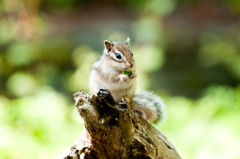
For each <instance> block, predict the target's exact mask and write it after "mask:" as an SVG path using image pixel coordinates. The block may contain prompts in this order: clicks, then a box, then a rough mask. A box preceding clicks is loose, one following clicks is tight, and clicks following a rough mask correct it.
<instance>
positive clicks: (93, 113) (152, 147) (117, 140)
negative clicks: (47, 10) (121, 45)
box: [58, 89, 180, 159]
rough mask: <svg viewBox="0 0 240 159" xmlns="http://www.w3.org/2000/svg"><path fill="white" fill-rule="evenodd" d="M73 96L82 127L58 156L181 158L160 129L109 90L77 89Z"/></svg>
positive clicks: (61, 158)
mask: <svg viewBox="0 0 240 159" xmlns="http://www.w3.org/2000/svg"><path fill="white" fill-rule="evenodd" d="M74 99H75V101H76V107H77V110H78V112H79V114H80V116H81V117H82V119H83V120H84V126H85V130H84V131H83V133H82V134H81V136H80V137H79V138H78V139H77V140H76V141H75V143H74V144H73V145H71V146H70V147H69V148H68V150H67V151H65V152H64V153H62V154H61V155H60V156H59V157H58V159H80V158H81V159H112V158H115V159H130V158H137V159H180V156H179V155H178V153H177V151H176V149H175V148H174V147H173V145H172V144H171V143H170V142H169V141H168V140H167V139H166V137H165V136H164V135H163V134H162V133H161V132H160V131H158V130H157V129H155V128H154V127H153V126H152V125H151V124H149V123H148V122H147V121H146V120H144V119H143V118H142V117H140V116H138V114H137V113H136V112H134V110H133V108H132V107H131V105H127V104H125V103H122V104H118V103H116V102H115V101H114V99H113V97H112V95H111V93H110V92H109V91H107V90H103V89H102V90H100V91H99V92H98V94H97V96H90V95H88V94H87V93H85V92H84V91H79V92H77V93H75V94H74Z"/></svg>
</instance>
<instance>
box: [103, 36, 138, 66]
mask: <svg viewBox="0 0 240 159" xmlns="http://www.w3.org/2000/svg"><path fill="white" fill-rule="evenodd" d="M129 41H130V38H127V40H126V41H124V42H121V41H113V42H111V41H108V40H105V41H104V45H105V48H104V56H105V57H106V58H107V62H108V64H109V66H111V67H113V68H114V69H115V70H119V71H131V70H134V68H135V63H134V59H133V54H132V52H131V51H130V49H129V45H128V44H129Z"/></svg>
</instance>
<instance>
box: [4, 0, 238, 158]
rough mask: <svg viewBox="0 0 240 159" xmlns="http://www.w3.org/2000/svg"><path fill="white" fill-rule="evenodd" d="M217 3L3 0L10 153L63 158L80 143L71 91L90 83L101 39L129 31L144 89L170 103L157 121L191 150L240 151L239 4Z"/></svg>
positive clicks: (203, 153)
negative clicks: (162, 117)
mask: <svg viewBox="0 0 240 159" xmlns="http://www.w3.org/2000/svg"><path fill="white" fill-rule="evenodd" d="M209 4H211V5H214V6H212V7H215V10H214V9H213V10H214V11H218V12H217V13H218V14H217V16H216V15H215V14H216V12H211V11H210V10H204V9H203V8H205V7H207V6H208V5H209ZM209 4H208V1H197V0H184V1H180V0H163V1H158V0H152V1H146V0H139V1H133V0H130V1H126V0H124V1H120V0H114V1H111V2H110V1H104V0H103V1H98V2H95V1H86V0H51V1H48V0H36V1H31V0H22V1H17V0H12V1H9V0H3V1H0V119H1V120H0V156H1V158H6V159H8V158H9V159H10V158H11V159H12V158H17V159H21V158H24V159H27V158H44V159H46V158H56V156H58V155H59V154H60V153H61V152H63V151H64V150H65V149H66V148H67V146H69V145H70V144H72V143H73V142H74V140H75V139H76V138H77V137H78V136H79V134H80V133H81V131H82V130H83V124H82V121H81V118H80V117H79V115H78V114H77V112H76V111H75V107H74V101H73V99H72V94H73V93H74V92H76V91H78V90H80V89H84V90H88V75H89V73H90V70H91V65H92V64H93V62H94V61H95V60H96V59H97V58H98V56H100V54H101V52H102V49H103V44H102V41H103V40H105V39H108V40H125V39H126V37H127V36H130V37H131V45H132V46H131V48H132V50H133V53H134V56H135V59H136V63H137V71H138V79H137V80H138V81H137V82H138V89H140V90H143V89H151V90H154V91H155V93H157V94H158V95H160V96H161V97H162V98H163V99H164V101H165V102H166V104H167V114H168V118H167V120H166V121H165V122H164V123H163V124H159V125H156V127H157V128H159V129H160V130H161V131H162V132H163V133H164V134H165V135H166V136H167V137H168V138H169V139H170V141H171V142H172V143H173V144H174V145H175V147H176V148H177V150H178V151H179V153H180V155H181V156H182V158H188V159H193V158H194V159H202V158H204V159H213V158H217V159H226V158H231V159H240V151H239V148H240V126H239V121H240V116H239V112H240V83H239V81H240V53H239V51H240V48H239V46H240V45H239V43H240V38H239V37H240V36H239V35H240V32H239V29H238V28H239V23H237V20H238V19H239V18H238V16H239V14H238V13H239V8H240V7H239V2H238V1H237V0H230V1H226V0H222V1H219V2H217V1H213V2H212V3H209ZM99 5H101V7H99ZM219 8H220V9H219ZM224 9H225V10H224ZM226 10H227V12H226ZM185 11H186V12H185ZM226 13H227V15H225V14H226ZM219 15H220V18H219V17H218V16H219ZM224 15H225V16H224ZM178 17H180V18H178ZM194 17H195V19H194ZM226 17H227V20H226V19H224V18H226ZM196 19H197V20H196ZM209 19H211V22H210V21H209ZM229 19H230V20H229ZM194 20H195V21H194ZM190 22H193V23H191V24H189V23H190ZM226 22H227V24H226ZM219 24H221V25H219Z"/></svg>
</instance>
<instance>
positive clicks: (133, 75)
mask: <svg viewBox="0 0 240 159" xmlns="http://www.w3.org/2000/svg"><path fill="white" fill-rule="evenodd" d="M136 77H137V74H136V73H134V72H133V73H132V74H131V75H129V78H131V79H134V78H136Z"/></svg>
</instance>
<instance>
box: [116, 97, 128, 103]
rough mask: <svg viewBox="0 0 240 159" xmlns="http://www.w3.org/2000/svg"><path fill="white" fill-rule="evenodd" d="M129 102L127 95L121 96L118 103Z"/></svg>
mask: <svg viewBox="0 0 240 159" xmlns="http://www.w3.org/2000/svg"><path fill="white" fill-rule="evenodd" d="M129 102H130V100H129V99H128V98H127V97H122V98H121V101H120V102H119V104H128V103H129Z"/></svg>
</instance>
